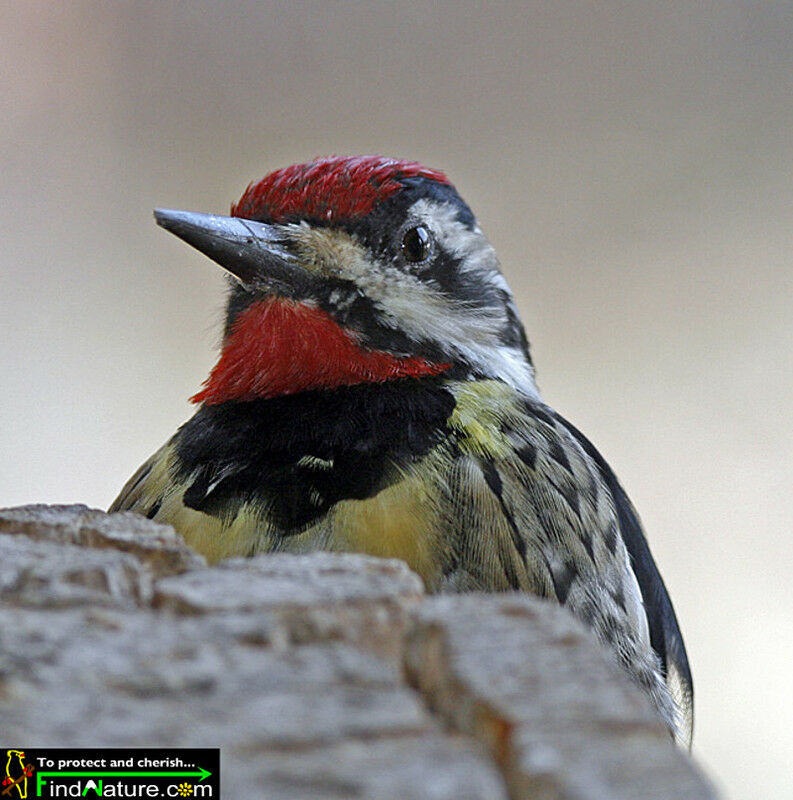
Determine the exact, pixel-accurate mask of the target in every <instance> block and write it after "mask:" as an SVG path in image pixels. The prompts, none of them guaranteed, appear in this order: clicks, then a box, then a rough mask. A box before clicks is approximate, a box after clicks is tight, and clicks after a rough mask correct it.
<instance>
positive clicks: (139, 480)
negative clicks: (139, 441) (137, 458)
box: [108, 442, 171, 519]
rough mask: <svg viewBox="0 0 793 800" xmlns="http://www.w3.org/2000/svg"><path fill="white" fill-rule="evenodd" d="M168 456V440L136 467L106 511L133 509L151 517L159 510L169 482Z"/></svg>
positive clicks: (169, 450) (114, 511)
mask: <svg viewBox="0 0 793 800" xmlns="http://www.w3.org/2000/svg"><path fill="white" fill-rule="evenodd" d="M170 458H171V445H170V442H169V443H168V444H165V445H163V446H162V447H161V448H160V449H159V450H158V451H157V452H156V453H155V454H154V455H153V456H151V457H150V458H148V459H147V460H146V461H145V462H144V463H143V464H141V465H140V467H138V469H137V470H136V471H135V474H134V475H133V476H132V477H131V478H130V479H129V480H128V481H127V482H126V484H124V488H123V489H122V490H121V492H119V495H118V497H117V498H116V499H115V500H114V501H113V503H112V504H111V505H110V508H108V513H110V514H115V513H116V512H117V511H134V512H136V513H137V514H141V515H142V516H145V517H148V518H149V519H153V518H154V517H155V516H156V515H157V513H158V511H159V508H160V506H161V504H162V499H163V495H164V494H165V493H166V492H167V490H168V487H169V484H170V478H169V462H170Z"/></svg>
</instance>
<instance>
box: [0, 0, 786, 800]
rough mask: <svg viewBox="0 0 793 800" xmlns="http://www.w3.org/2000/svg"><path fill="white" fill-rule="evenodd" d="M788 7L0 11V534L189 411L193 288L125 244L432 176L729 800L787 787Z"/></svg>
mask: <svg viewBox="0 0 793 800" xmlns="http://www.w3.org/2000/svg"><path fill="white" fill-rule="evenodd" d="M791 41H793V5H792V4H790V3H789V2H779V3H776V2H763V3H757V2H749V1H748V0H747V1H746V2H730V3H704V2H703V3H692V2H683V3H675V2H670V3H653V4H651V3H608V2H607V3H604V2H591V3H587V2H579V3H566V2H557V3H545V2H543V3H540V2H536V3H526V2H512V3H498V2H491V3H487V4H484V3H466V2H454V3H448V4H444V3H438V2H434V3H420V2H401V3H388V2H383V3H366V4H363V3H361V4H355V3H344V4H342V3H327V2H316V3H307V2H294V0H293V2H290V3H276V2H272V3H265V2H253V1H251V2H247V3H240V2H228V1H227V2H223V3H206V2H198V1H197V0H191V2H179V3H177V2H165V3H164V2H150V3H145V2H125V3H118V4H115V3H112V4H111V3H102V2H93V3H89V2H74V1H73V2H70V3H63V2H60V1H56V0H52V1H51V2H34V1H33V0H24V1H23V0H19V2H10V3H3V4H2V7H0V76H1V77H0V82H1V83H2V91H0V113H1V117H0V118H1V119H2V134H0V148H2V151H1V154H0V175H1V177H0V325H2V338H0V386H1V387H2V388H1V390H0V421H1V424H0V505H12V504H20V503H30V502H85V503H88V504H90V505H94V506H99V507H105V506H107V504H109V503H110V501H111V500H112V499H113V498H114V497H115V494H116V492H117V491H118V489H119V488H120V487H121V485H122V484H123V483H124V482H125V481H126V479H127V478H128V477H129V476H130V474H131V473H132V472H133V470H134V469H135V468H137V466H138V465H139V463H140V462H141V461H143V460H144V459H145V458H146V457H147V456H149V455H150V454H151V453H152V452H153V451H154V450H155V449H156V448H157V447H159V445H160V444H162V443H163V441H164V440H165V439H166V438H168V437H169V436H170V435H171V434H172V433H173V432H174V430H175V429H176V427H177V425H179V424H180V423H181V422H182V421H184V420H185V419H186V418H187V417H188V416H189V415H190V414H191V410H192V409H191V406H190V405H189V404H188V403H187V400H186V398H187V397H188V396H189V395H190V394H192V393H193V392H195V391H196V390H197V388H198V387H199V384H200V383H201V381H202V380H203V379H204V377H205V376H206V374H207V372H208V371H209V369H210V367H211V365H212V364H213V362H214V358H215V345H216V343H217V339H218V337H219V334H220V329H219V324H218V323H219V320H220V317H221V310H222V304H223V291H222V289H223V281H222V278H221V274H220V270H219V269H218V268H217V267H215V266H214V265H213V264H212V263H211V262H210V261H209V260H207V259H205V258H203V257H201V256H200V255H199V254H197V253H196V252H195V251H192V250H191V249H190V248H188V247H187V246H186V245H184V244H183V243H182V242H179V241H178V240H177V239H176V238H175V237H173V236H169V235H168V234H166V233H164V232H163V231H161V230H159V229H158V228H157V227H156V226H155V225H154V223H153V221H152V218H151V211H152V209H153V208H154V207H155V206H158V205H163V206H170V207H176V208H185V209H191V210H196V211H206V212H216V213H225V212H227V211H228V207H229V204H230V202H231V201H233V200H234V199H236V197H237V196H238V195H239V194H240V193H241V191H242V190H243V189H244V187H245V186H246V184H247V183H248V182H249V181H251V180H253V179H257V178H259V177H261V176H262V175H263V174H264V173H266V172H268V171H270V170H272V169H274V168H277V167H280V166H284V165H286V164H289V163H293V162H295V161H303V160H306V159H308V158H310V157H312V156H315V155H326V154H332V153H338V154H350V153H382V154H387V155H395V156H401V157H407V158H411V159H416V160H419V161H422V162H425V163H427V164H428V165H431V166H435V167H440V168H442V169H444V170H446V171H447V172H448V174H449V175H450V176H451V177H452V179H453V180H454V182H455V183H456V185H457V187H458V189H459V190H460V192H461V193H462V194H463V196H464V197H465V198H466V199H467V200H468V201H469V203H470V204H471V206H472V207H473V208H474V210H475V211H476V212H477V213H478V215H479V219H480V222H481V224H482V227H483V228H484V229H485V231H486V232H487V233H488V234H489V236H490V238H491V240H492V241H493V243H494V244H495V246H496V249H497V250H498V251H499V253H500V255H501V259H502V262H503V265H504V270H505V272H506V274H507V277H508V279H509V280H510V282H511V283H512V286H513V288H514V289H515V292H516V294H517V297H518V303H519V306H520V308H521V311H522V314H523V317H524V321H525V323H526V326H527V329H528V332H529V338H530V339H531V341H532V346H533V354H534V358H535V361H536V363H537V366H538V372H539V381H540V386H541V389H542V391H543V393H544V396H545V399H546V400H547V401H548V402H549V403H550V404H551V405H553V406H554V407H556V408H557V409H559V410H560V411H561V412H562V413H563V414H564V415H565V416H566V417H568V418H569V419H571V420H572V421H573V422H574V423H575V424H576V425H577V426H578V427H580V428H581V429H582V430H583V431H585V432H586V433H587V435H588V436H589V437H590V438H591V439H592V440H593V441H594V442H595V444H596V445H597V446H598V447H599V448H600V449H601V450H602V452H603V453H604V455H605V456H606V457H607V459H608V460H609V461H610V462H611V464H612V466H613V467H614V468H615V470H616V472H617V474H618V475H619V476H620V478H621V480H622V482H623V483H624V485H625V487H626V488H627V490H628V492H629V494H630V495H631V497H632V498H633V500H634V502H635V504H636V505H637V507H638V508H639V510H640V512H641V514H642V516H643V518H644V522H645V524H646V527H647V530H648V534H649V538H650V541H651V544H652V547H653V550H654V552H655V555H656V558H657V560H658V562H659V564H660V565H661V569H662V572H663V575H664V577H665V579H666V582H667V584H668V586H669V588H670V591H671V594H672V597H673V599H674V601H675V604H676V606H677V611H678V615H679V617H680V620H681V625H682V628H683V631H684V634H685V637H686V642H687V644H688V648H689V654H690V657H691V662H692V665H693V670H694V677H695V683H696V691H697V704H696V705H697V722H696V731H695V747H694V753H695V756H696V758H697V759H698V760H699V761H700V762H701V763H702V764H703V765H704V767H705V768H706V770H707V771H708V772H709V774H710V775H711V776H712V777H713V778H714V779H715V780H716V782H717V783H718V784H719V785H720V786H721V787H722V788H723V789H724V791H725V792H726V794H727V796H729V797H732V798H740V797H752V798H783V797H785V798H789V797H791V791H793V790H791V786H793V766H792V765H791V755H793V725H792V724H791V723H792V722H793V692H791V690H790V686H789V683H790V669H791V665H792V664H793V602H791V595H790V589H789V576H790V575H791V573H792V572H793V536H792V535H791V534H792V533H793V530H791V528H792V526H791V520H792V519H793V492H791V484H793V426H791V424H790V398H791V393H792V391H793V370H791V365H793V310H792V308H793V306H792V303H791V301H793V277H792V276H793V270H791V263H792V262H793V185H792V183H791V179H792V178H793V133H791V131H793V47H791Z"/></svg>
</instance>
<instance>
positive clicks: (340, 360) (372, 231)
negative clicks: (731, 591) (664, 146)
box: [110, 156, 693, 745]
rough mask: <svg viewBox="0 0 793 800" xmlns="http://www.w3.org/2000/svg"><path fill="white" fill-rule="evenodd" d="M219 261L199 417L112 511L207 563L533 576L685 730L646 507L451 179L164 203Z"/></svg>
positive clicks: (326, 169)
mask: <svg viewBox="0 0 793 800" xmlns="http://www.w3.org/2000/svg"><path fill="white" fill-rule="evenodd" d="M155 217H156V220H157V222H158V224H159V225H161V226H162V227H163V228H165V229H166V230H168V231H170V232H171V233H173V234H175V235H176V236H178V237H179V238H181V239H183V240H184V241H185V242H187V243H188V244H190V245H192V246H193V247H195V248H197V249H198V250H200V251H201V252H203V253H204V254H205V255H207V256H209V257H210V258H211V259H213V260H214V261H216V262H217V263H218V264H219V265H220V266H221V267H223V268H224V269H225V270H226V271H227V273H228V276H229V293H228V304H227V313H226V322H225V329H224V333H223V340H222V346H221V352H220V357H219V359H218V361H217V364H216V365H215V366H214V368H213V369H212V370H211V373H210V375H209V377H208V378H207V380H206V381H205V382H204V384H203V387H202V388H201V390H200V391H199V392H198V393H197V394H196V395H194V396H193V397H192V398H191V399H192V401H193V402H194V403H196V404H197V405H198V409H197V411H196V413H195V415H194V416H193V417H192V418H191V419H190V420H189V421H188V422H186V423H185V424H184V425H182V427H181V428H179V429H178V431H177V433H176V434H175V435H174V436H173V437H172V438H171V439H170V441H169V442H167V443H166V444H165V445H164V446H163V447H162V448H161V449H160V450H158V451H157V452H156V453H155V454H154V455H153V456H152V457H151V458H150V459H149V460H148V461H147V462H146V463H145V464H143V466H141V467H140V469H139V470H138V471H137V472H136V473H135V474H134V475H133V477H132V478H131V479H130V480H129V482H128V483H127V484H126V486H125V487H124V488H123V490H122V491H121V494H120V495H119V497H118V498H117V499H116V501H115V502H114V503H113V505H112V506H111V508H110V511H111V512H115V511H122V510H132V511H135V512H138V513H140V514H143V515H145V516H147V517H149V518H150V519H154V520H157V521H160V522H164V523H168V524H171V525H173V527H174V528H175V529H176V530H177V531H179V532H180V533H181V534H182V536H183V537H184V538H185V540H186V541H187V542H188V543H189V544H190V545H192V546H193V547H195V548H196V549H197V550H199V551H200V552H202V553H203V554H204V555H205V556H206V557H207V558H208V559H209V560H210V561H211V562H214V561H217V560H218V559H221V558H225V557H227V556H240V555H242V556H249V555H253V554H256V553H262V552H273V551H278V552H292V553H306V552H310V551H315V550H331V551H354V552H361V553H368V554H370V555H374V556H382V557H393V558H399V559H402V560H403V561H405V562H407V564H408V565H409V566H410V567H411V568H412V569H413V570H414V571H415V572H417V573H418V574H419V575H420V576H421V577H422V579H423V580H424V583H425V585H426V588H427V590H428V591H430V592H467V591H489V592H492V591H521V592H531V593H533V594H535V595H539V596H540V597H543V598H548V599H550V600H552V601H556V602H558V603H560V604H562V605H564V606H566V607H567V608H568V609H570V611H571V612H572V613H573V614H574V615H576V616H577V617H578V618H579V619H580V620H582V621H583V622H584V623H585V624H586V625H588V626H589V627H590V628H591V629H592V630H593V631H594V632H595V634H596V635H597V636H598V638H599V639H600V640H601V641H602V642H603V643H604V644H606V645H607V646H608V647H610V648H611V649H612V652H613V653H614V654H615V655H616V657H617V659H618V660H619V661H620V662H621V664H622V666H623V667H624V668H625V669H626V670H627V672H628V673H629V674H630V675H631V676H632V678H633V679H634V680H635V681H636V682H637V683H638V684H639V685H640V686H641V687H643V688H644V690H645V691H646V692H647V693H648V695H649V697H650V698H651V700H652V702H653V704H654V705H655V708H656V709H657V710H658V712H659V714H660V716H661V717H662V718H663V720H664V721H665V722H666V724H667V725H668V727H669V728H670V730H671V731H672V733H673V734H674V735H675V737H676V738H677V740H678V741H679V742H681V743H684V744H686V745H690V741H691V733H692V725H693V689H692V682H691V673H690V670H689V666H688V659H687V656H686V650H685V646H684V644H683V639H682V636H681V633H680V629H679V627H678V622H677V619H676V616H675V612H674V610H673V607H672V603H671V601H670V599H669V595H668V593H667V590H666V588H665V586H664V583H663V580H662V579H661V576H660V574H659V572H658V569H657V567H656V565H655V562H654V560H653V557H652V555H651V553H650V550H649V547H648V545H647V542H646V540H645V537H644V534H643V531H642V527H641V524H640V522H639V518H638V516H637V514H636V511H635V510H634V508H633V506H632V505H631V503H630V501H629V499H628V497H627V496H626V494H625V492H624V491H623V489H622V487H621V486H620V484H619V482H618V481H617V479H616V477H615V476H614V473H613V472H612V470H611V469H610V467H609V466H608V464H607V463H606V462H605V460H604V459H603V457H602V456H601V455H600V453H599V452H598V451H597V450H596V449H595V447H594V446H593V445H592V444H591V443H590V442H589V441H588V439H587V438H586V437H585V436H584V435H583V434H582V433H581V432H580V431H579V430H578V429H577V428H575V427H574V426H573V425H572V424H570V423H569V422H568V421H567V420H566V419H564V418H563V417H562V416H561V415H559V414H558V413H557V412H555V411H554V410H553V409H551V408H550V407H549V406H547V405H546V404H545V403H543V401H542V399H541V398H540V394H539V392H538V390H537V385H536V382H535V376H534V366H533V363H532V359H531V356H530V353H529V345H528V341H527V338H526V334H525V332H524V328H523V325H522V323H521V320H520V317H519V315H518V311H517V308H516V306H515V301H514V298H513V295H512V293H511V291H510V289H509V286H508V285H507V282H506V280H505V279H504V276H503V275H502V273H501V270H500V266H499V262H498V258H497V256H496V253H495V252H494V250H493V248H492V246H491V245H490V243H489V242H488V240H487V239H486V238H485V236H484V235H483V233H482V231H481V230H480V228H479V226H478V224H477V221H476V218H475V217H474V215H473V213H472V212H471V210H470V208H469V207H468V206H467V205H466V204H465V202H464V201H463V200H462V198H461V197H460V195H459V194H458V193H457V191H456V190H455V188H454V187H453V186H452V184H451V183H450V181H449V179H448V178H447V177H446V176H445V174H444V173H443V172H440V171H438V170H435V169H429V168H427V167H424V166H422V165H420V164H418V163H415V162H411V161H404V160H398V159H392V158H383V157H380V156H355V157H335V156H334V157H330V158H320V159H316V160H314V161H311V162H308V163H305V164H296V165H293V166H290V167H286V168H284V169H279V170H277V171H275V172H272V173H270V174H268V175H266V176H265V177H264V178H262V179H261V180H259V181H257V182H254V183H252V184H250V185H249V186H248V188H247V189H246V190H245V192H244V194H243V195H242V197H241V199H240V200H239V201H238V202H237V203H236V204H234V205H233V206H232V209H231V216H228V217H226V216H215V215H208V214H198V213H192V212H186V211H173V210H158V211H156V212H155Z"/></svg>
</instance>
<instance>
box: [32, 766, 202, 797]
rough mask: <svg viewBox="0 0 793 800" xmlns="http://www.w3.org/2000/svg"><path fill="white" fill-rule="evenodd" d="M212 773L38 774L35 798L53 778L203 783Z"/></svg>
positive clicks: (200, 771)
mask: <svg viewBox="0 0 793 800" xmlns="http://www.w3.org/2000/svg"><path fill="white" fill-rule="evenodd" d="M211 774H212V773H211V772H210V771H209V770H207V769H204V768H203V767H199V768H198V770H197V771H195V772H178V771H177V772H39V773H38V774H37V775H36V797H41V784H42V783H44V781H43V780H42V779H43V778H44V777H45V776H46V777H53V778H198V780H199V781H203V780H204V779H205V778H208V777H209V776H210V775H211Z"/></svg>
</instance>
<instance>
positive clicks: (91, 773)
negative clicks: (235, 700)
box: [0, 747, 220, 800]
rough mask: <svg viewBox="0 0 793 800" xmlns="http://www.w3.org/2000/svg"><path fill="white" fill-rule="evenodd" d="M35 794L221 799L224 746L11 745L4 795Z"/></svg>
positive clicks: (2, 798)
mask: <svg viewBox="0 0 793 800" xmlns="http://www.w3.org/2000/svg"><path fill="white" fill-rule="evenodd" d="M0 754H2V750H0ZM0 775H2V773H0ZM34 797H36V798H38V797H80V798H84V797H87V798H89V800H90V798H93V797H104V798H107V797H181V798H191V800H194V798H201V797H208V798H219V797H220V750H218V749H217V748H214V749H212V748H199V749H188V748H167V749H166V748H161V749H157V750H155V749H151V748H146V749H143V748H136V749H132V748H129V749H123V748H104V749H95V748H90V749H88V748H86V749H76V748H54V747H48V748H40V747H36V748H25V749H24V750H23V749H22V748H12V749H9V750H6V761H5V777H3V780H2V782H0V800H7V798H10V800H27V798H34Z"/></svg>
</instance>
